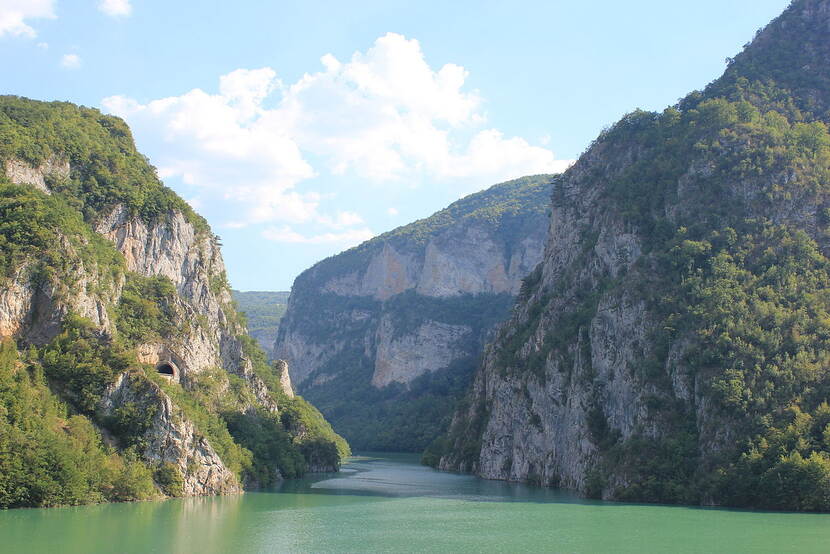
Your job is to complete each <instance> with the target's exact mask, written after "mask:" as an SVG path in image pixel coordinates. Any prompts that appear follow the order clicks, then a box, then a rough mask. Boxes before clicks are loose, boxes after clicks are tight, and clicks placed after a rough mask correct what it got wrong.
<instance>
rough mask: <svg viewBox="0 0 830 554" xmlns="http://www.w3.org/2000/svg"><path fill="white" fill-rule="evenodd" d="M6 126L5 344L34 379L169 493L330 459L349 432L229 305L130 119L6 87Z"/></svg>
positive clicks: (212, 487) (1, 117) (204, 239)
mask: <svg viewBox="0 0 830 554" xmlns="http://www.w3.org/2000/svg"><path fill="white" fill-rule="evenodd" d="M33 122H34V123H33ZM0 136H2V138H3V139H4V140H3V147H2V149H0V159H2V160H3V167H4V169H5V178H2V177H0V220H2V224H0V261H2V264H0V265H1V266H2V268H1V269H2V271H3V275H2V276H0V278H2V288H0V339H2V340H13V341H14V342H15V343H16V346H17V349H18V350H19V351H20V352H25V351H28V352H29V354H28V355H27V360H28V361H27V363H28V364H29V372H30V374H31V375H32V379H34V381H33V382H32V386H34V387H38V386H39V379H41V378H45V383H46V384H48V385H49V388H50V389H51V390H52V391H54V393H55V394H56V395H57V397H58V400H57V401H58V402H59V403H60V402H63V403H64V404H65V406H66V409H67V410H68V411H69V413H70V414H71V413H77V414H79V416H80V417H86V418H88V419H90V420H91V421H92V422H93V423H94V425H95V426H96V427H97V429H98V431H99V432H100V433H101V437H102V439H103V440H104V441H107V442H109V443H111V444H112V445H113V446H115V447H116V449H117V450H118V451H123V452H124V454H123V456H125V457H126V458H125V459H127V460H129V459H131V458H130V456H132V455H133V454H131V453H130V452H137V453H138V455H139V458H140V461H138V462H136V463H140V464H144V465H146V466H147V467H149V468H150V469H151V470H153V469H154V470H155V471H156V473H155V475H156V477H155V479H156V483H157V485H158V486H159V487H160V489H159V492H160V493H161V492H164V493H166V494H184V495H200V494H217V493H227V492H238V491H240V490H241V486H242V485H243V484H250V485H263V484H267V483H269V482H271V481H272V480H274V479H278V478H281V475H284V476H295V475H300V474H302V473H303V472H304V471H305V469H306V467H308V466H309V465H315V466H316V468H317V469H321V468H323V467H326V468H328V469H336V467H337V464H338V460H339V456H340V455H343V454H345V453H346V452H347V447H346V445H345V442H343V441H342V439H340V438H339V437H337V436H336V435H335V434H334V433H333V432H332V431H331V429H330V427H328V424H327V423H326V422H325V421H324V420H323V419H322V417H320V416H319V413H317V412H316V410H314V408H312V407H311V406H310V405H308V404H307V403H306V402H305V401H304V400H302V399H301V398H295V397H294V394H293V391H292V390H291V385H290V379H289V377H288V371H287V368H286V367H283V366H279V367H269V366H268V365H267V363H266V361H265V358H264V355H263V354H262V353H261V351H260V350H259V348H258V347H257V346H256V344H255V342H254V341H253V340H252V339H250V338H249V337H248V336H247V334H246V330H245V326H244V324H243V323H242V321H241V320H240V318H239V316H238V314H237V313H236V311H235V309H234V307H233V303H232V298H231V292H230V289H229V287H228V283H227V280H226V277H225V269H224V265H223V262H222V256H221V253H220V250H219V247H218V243H217V239H216V237H214V236H213V235H212V234H211V233H210V230H209V228H208V227H207V224H206V223H205V222H204V220H203V219H201V218H200V217H199V216H198V215H196V214H194V213H193V212H192V210H190V208H189V207H188V206H187V205H186V204H185V203H184V202H183V201H181V199H179V198H178V197H177V196H175V194H174V193H173V192H172V191H170V190H169V189H166V188H165V187H163V185H162V184H161V183H160V182H159V181H158V179H157V178H156V176H155V173H154V170H153V168H152V167H151V166H149V164H148V163H147V161H146V159H144V158H143V157H142V156H140V154H138V153H137V152H136V151H135V147H134V146H133V143H132V138H131V136H130V134H129V129H127V128H126V125H124V123H123V122H122V121H120V120H118V119H116V118H113V117H109V116H103V115H101V114H100V113H98V112H97V111H95V110H89V109H86V108H78V107H76V106H73V105H71V104H63V103H51V104H45V103H39V102H34V101H30V100H26V99H20V98H15V97H2V98H0ZM86 359H93V360H95V361H92V362H90V363H87V362H85V361H83V360H86ZM7 365H8V367H7V368H5V369H6V371H11V374H12V375H14V374H15V372H18V373H19V369H14V366H15V364H13V363H12V364H7ZM38 376H40V377H38ZM286 418H287V419H286ZM282 420H285V421H288V420H290V421H291V422H294V423H292V424H293V425H294V427H297V425H299V424H302V425H304V426H305V427H304V429H303V433H304V434H303V436H300V435H299V433H297V432H292V431H291V429H289V428H288V426H287V425H284V424H283V422H282ZM297 422H299V423H297ZM24 423H25V422H24ZM0 424H8V425H13V424H14V425H19V424H21V422H12V421H0ZM252 429H255V430H257V432H258V433H259V434H258V435H256V436H253V435H252V434H251V433H252V432H253V431H251V430H252ZM309 441H315V442H314V444H312V443H311V442H309ZM318 446H319V447H320V448H322V449H323V453H324V454H325V455H323V456H322V458H323V459H324V460H325V463H321V461H320V459H321V455H319V453H318V452H316V450H317V447H318ZM332 448H333V449H334V454H333V455H332V453H331V449H332ZM304 457H305V460H303V458H304ZM325 464H328V465H325ZM159 472H161V473H159ZM23 473H24V476H25V472H23ZM159 475H163V476H164V479H163V480H164V481H165V483H167V484H168V485H169V482H170V480H171V479H172V482H174V483H176V487H174V489H171V490H173V492H170V491H169V490H167V489H165V486H166V485H164V484H163V483H161V481H159V477H158V476H159ZM4 484H5V483H4ZM91 494H92V493H91ZM104 494H105V496H106V494H107V493H106V492H104ZM119 499H120V498H119ZM12 504H13V503H12ZM0 505H8V504H6V503H4V502H3V499H0ZM13 505H14V504H13ZM24 505H25V502H24Z"/></svg>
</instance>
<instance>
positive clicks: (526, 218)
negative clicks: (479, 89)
mask: <svg viewBox="0 0 830 554" xmlns="http://www.w3.org/2000/svg"><path fill="white" fill-rule="evenodd" d="M553 179H554V177H553V176H550V175H537V176H532V177H525V178H522V179H517V180H514V181H509V182H506V183H502V184H499V185H495V186H493V187H490V188H489V189H487V190H485V191H482V192H479V193H476V194H472V195H470V196H467V197H465V198H463V199H461V200H459V201H457V202H454V203H453V204H452V205H450V206H449V207H447V208H446V209H444V210H441V211H439V212H437V213H436V214H434V215H432V216H430V217H428V218H425V219H422V220H419V221H416V222H413V223H411V224H409V225H405V226H403V227H399V228H397V229H395V230H393V231H390V232H388V233H385V234H383V235H380V236H378V237H375V238H374V239H372V240H369V241H367V242H365V243H363V244H361V245H360V246H357V247H355V248H352V249H350V250H348V251H346V252H344V253H342V254H339V255H337V256H333V257H331V258H328V259H326V260H323V261H322V262H320V263H318V264H316V265H315V266H313V267H312V268H310V269H308V270H306V271H305V272H303V273H302V274H301V275H300V276H299V277H297V279H296V280H295V282H294V286H293V287H292V290H291V296H290V298H289V302H288V310H287V312H286V314H285V316H284V318H283V319H282V322H281V324H280V330H279V333H278V336H277V340H276V342H275V345H274V350H273V355H274V357H275V358H282V359H285V360H287V361H288V362H289V364H290V366H291V368H292V379H293V380H294V383H295V385H296V386H297V388H298V390H299V391H300V392H301V393H302V394H303V395H304V396H306V397H307V398H309V399H310V400H311V401H312V402H314V403H315V405H318V407H320V408H321V410H322V411H323V413H324V414H326V417H327V418H329V419H330V420H331V421H333V422H334V425H335V426H336V427H337V429H338V431H339V432H341V433H343V434H344V436H345V437H347V438H348V440H349V441H350V442H352V443H353V444H354V445H355V447H356V448H361V449H384V450H407V451H419V450H421V449H423V447H424V446H426V445H427V444H428V443H429V442H430V441H431V440H432V439H433V438H434V437H435V436H436V434H437V433H438V432H439V430H440V427H441V426H442V425H445V424H446V422H447V421H448V420H447V418H448V416H449V414H450V412H451V410H452V406H453V404H454V402H455V400H456V399H457V397H458V396H459V394H460V392H461V391H462V390H463V389H464V388H465V387H466V385H467V383H468V382H469V377H470V374H471V372H472V370H473V368H474V366H475V364H476V361H477V358H478V356H479V353H480V351H481V349H482V347H483V344H484V341H486V340H487V337H488V335H489V333H490V331H491V329H492V328H493V327H494V325H495V324H496V323H498V322H499V321H501V320H502V319H504V318H505V317H507V315H508V310H509V306H510V304H511V303H512V298H513V296H514V295H515V294H516V293H517V292H518V290H519V288H520V286H521V279H522V277H524V276H525V275H526V274H527V273H528V272H530V271H531V270H532V269H533V267H535V265H536V264H537V263H538V261H539V260H540V259H541V253H542V241H543V237H544V235H545V232H546V229H547V225H548V218H547V210H548V208H547V206H548V203H549V197H550V191H551V182H552V180H553Z"/></svg>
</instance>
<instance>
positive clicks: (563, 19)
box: [0, 0, 789, 290]
mask: <svg viewBox="0 0 830 554" xmlns="http://www.w3.org/2000/svg"><path fill="white" fill-rule="evenodd" d="M788 3H789V2H788V1H787V0H731V1H730V0H697V1H696V2H694V3H691V4H690V3H688V2H686V3H681V2H665V1H664V0H663V1H657V0H629V1H627V2H617V1H595V2H578V1H573V0H570V1H560V0H547V1H538V2H537V1H521V0H513V1H511V2H507V1H489V0H479V1H466V0H457V1H454V2H446V1H443V2H434V1H430V0H419V1H405V0H382V1H358V0H354V1H351V2H342V1H314V0H305V1H276V0H274V1H269V2H262V1H254V0H236V1H235V2H228V1H226V0H224V1H217V0H201V1H191V0H176V1H175V2H170V1H169V0H146V1H143V0H0V65H2V67H3V68H4V70H3V72H2V77H0V94H15V95H20V96H26V97H29V98H35V99H38V100H66V101H70V102H75V103H78V104H83V105H85V106H91V107H97V108H99V109H101V110H102V111H103V112H105V113H110V114H114V115H118V116H120V117H123V118H124V119H125V120H126V121H127V122H128V123H129V125H130V126H131V128H132V130H133V135H134V137H135V140H136V143H137V146H138V148H139V150H140V151H141V152H142V153H144V154H145V155H146V156H148V157H149V159H150V161H151V163H152V164H153V165H154V166H155V167H156V168H157V169H158V173H159V176H160V177H161V178H162V179H163V180H164V182H165V184H166V185H167V186H169V187H171V188H173V189H174V190H175V191H176V192H178V193H179V194H180V195H181V196H182V197H183V198H184V199H185V200H187V201H188V202H189V203H190V204H191V205H192V206H193V207H194V208H195V209H196V210H197V211H198V212H199V213H201V214H202V215H203V216H205V217H206V218H207V220H208V222H209V223H210V225H211V227H212V229H213V232H214V233H216V234H217V235H219V236H220V237H221V238H222V243H223V255H224V259H225V263H226V265H227V269H228V276H229V279H230V282H231V285H232V286H233V287H234V288H236V289H240V290H288V289H289V288H290V287H291V283H292V282H293V280H294V278H295V277H296V276H297V275H298V274H299V273H301V272H302V271H303V270H304V269H306V268H308V267H310V266H311V265H313V264H314V263H316V262H317V261H319V260H321V259H323V258H326V257H328V256H332V255H335V254H337V253H338V252H341V251H342V250H344V249H346V248H349V247H351V246H355V245H357V244H359V243H360V242H362V241H364V240H367V239H369V238H371V237H372V236H376V235H378V234H380V233H383V232H385V231H389V230H391V229H393V228H395V227H398V226H400V225H404V224H406V223H409V222H411V221H414V220H416V219H419V218H423V217H427V216H429V215H430V214H432V213H434V212H435V211H438V210H440V209H442V208H443V207H445V206H447V205H448V204H450V203H451V202H453V201H455V200H457V199H459V198H461V197H463V196H466V195H468V194H471V193H473V192H477V191H479V190H483V189H485V188H487V187H489V186H490V185H493V184H496V183H499V182H502V181H505V180H508V179H512V178H516V177H520V176H523V175H530V174H537V173H553V172H559V171H562V170H564V169H565V168H567V167H568V165H569V164H571V163H572V162H573V160H575V159H576V158H578V157H579V155H580V154H581V153H582V152H583V151H584V150H585V149H586V148H587V147H588V146H589V145H590V143H591V141H592V140H593V139H594V138H595V137H596V136H597V135H598V134H599V133H600V131H602V129H603V128H605V127H607V126H609V125H611V124H613V123H614V122H615V121H616V120H618V119H619V118H620V117H621V116H623V115H624V114H626V113H628V112H630V111H632V110H634V109H637V108H641V109H647V110H662V109H663V108H665V107H666V106H668V105H671V104H673V103H675V102H676V101H677V100H678V99H679V98H681V97H682V96H684V95H685V94H687V93H688V92H690V91H692V90H695V89H700V88H703V87H704V86H705V85H706V84H707V83H708V82H710V81H712V80H713V79H715V78H717V77H718V76H719V75H720V73H721V72H722V71H723V70H724V68H725V59H726V58H727V57H731V56H734V55H735V54H736V53H737V52H739V51H740V50H741V48H742V46H743V45H744V44H745V43H746V42H748V41H750V40H751V39H752V37H753V35H754V34H755V32H756V30H758V29H759V28H761V27H763V26H764V25H765V24H766V23H767V22H769V21H770V20H771V19H772V18H774V17H775V16H777V15H778V14H779V13H780V12H781V11H783V9H784V8H786V6H787V5H788Z"/></svg>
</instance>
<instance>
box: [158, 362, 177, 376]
mask: <svg viewBox="0 0 830 554" xmlns="http://www.w3.org/2000/svg"><path fill="white" fill-rule="evenodd" d="M156 371H158V372H159V373H160V374H161V375H164V376H166V377H175V376H176V370H175V369H174V368H173V365H172V364H170V363H168V362H163V363H160V364H159V365H157V366H156Z"/></svg>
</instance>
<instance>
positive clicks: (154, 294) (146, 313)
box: [116, 273, 186, 344]
mask: <svg viewBox="0 0 830 554" xmlns="http://www.w3.org/2000/svg"><path fill="white" fill-rule="evenodd" d="M175 295H176V287H175V285H173V282H172V281H170V279H168V278H167V277H163V276H160V275H159V276H154V277H144V276H143V275H139V274H137V273H128V274H127V280H126V282H125V283H124V288H123V290H122V292H121V298H120V299H119V301H118V307H117V309H116V314H117V316H118V320H117V327H118V331H119V333H121V335H122V337H123V338H124V339H125V340H126V341H127V342H129V343H131V344H136V343H141V342H148V341H150V340H151V339H158V338H167V337H169V336H170V335H172V334H174V333H175V332H176V331H177V330H180V327H181V326H182V325H183V324H186V322H184V321H183V319H184V318H183V317H181V316H180V315H179V314H178V313H177V311H176V307H175V300H174V299H175Z"/></svg>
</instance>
